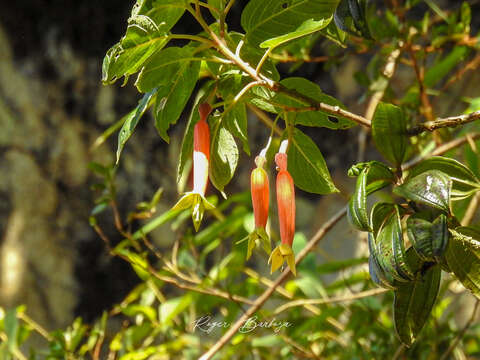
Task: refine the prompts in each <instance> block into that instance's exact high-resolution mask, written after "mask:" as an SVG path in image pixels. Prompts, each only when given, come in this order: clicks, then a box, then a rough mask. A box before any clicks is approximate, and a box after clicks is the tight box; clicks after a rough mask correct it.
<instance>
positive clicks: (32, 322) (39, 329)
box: [17, 312, 52, 341]
mask: <svg viewBox="0 0 480 360" xmlns="http://www.w3.org/2000/svg"><path fill="white" fill-rule="evenodd" d="M17 317H18V318H19V319H21V320H23V321H24V322H25V323H27V324H28V325H29V326H31V327H32V329H34V330H35V331H36V332H37V333H39V334H40V335H42V337H44V338H45V339H46V340H47V341H52V337H51V336H50V334H49V333H48V331H47V330H45V329H44V328H43V327H42V326H41V325H40V324H39V323H37V322H36V321H35V320H33V319H32V318H31V317H29V316H28V315H27V314H25V313H22V312H20V313H18V314H17Z"/></svg>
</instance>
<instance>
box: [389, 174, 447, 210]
mask: <svg viewBox="0 0 480 360" xmlns="http://www.w3.org/2000/svg"><path fill="white" fill-rule="evenodd" d="M451 188H452V180H451V179H450V177H449V176H448V175H446V174H444V173H443V172H441V171H438V170H428V171H425V172H423V173H421V174H420V175H417V176H415V177H413V178H410V179H407V180H406V181H405V182H404V183H403V184H402V185H400V186H397V187H395V188H394V189H393V192H394V193H395V194H397V195H399V196H402V197H404V198H406V199H409V200H413V201H416V202H419V203H422V204H425V205H428V206H432V207H434V208H437V209H440V210H442V211H444V212H446V213H449V212H450V190H451Z"/></svg>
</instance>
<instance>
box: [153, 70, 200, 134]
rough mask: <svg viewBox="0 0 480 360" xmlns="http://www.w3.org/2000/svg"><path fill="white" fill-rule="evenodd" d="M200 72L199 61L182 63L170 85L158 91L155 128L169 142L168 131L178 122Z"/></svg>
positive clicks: (161, 87)
mask: <svg viewBox="0 0 480 360" xmlns="http://www.w3.org/2000/svg"><path fill="white" fill-rule="evenodd" d="M199 70H200V62H199V61H192V62H187V61H184V62H182V63H181V65H180V67H179V69H178V71H177V72H176V73H175V75H174V77H173V79H172V81H171V82H170V83H169V84H166V85H163V86H160V87H159V88H158V90H157V101H156V103H155V127H156V128H157V130H158V132H159V134H160V136H161V137H162V138H163V139H164V140H165V141H167V142H168V141H169V137H168V135H167V130H168V128H169V127H170V125H171V124H175V123H176V122H177V120H178V118H179V117H180V115H181V113H182V111H183V108H184V107H185V105H186V104H187V101H188V99H189V98H190V95H191V94H192V91H193V88H194V87H195V84H196V83H197V79H198V72H199Z"/></svg>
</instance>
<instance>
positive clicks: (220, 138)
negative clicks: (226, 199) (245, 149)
mask: <svg viewBox="0 0 480 360" xmlns="http://www.w3.org/2000/svg"><path fill="white" fill-rule="evenodd" d="M217 127H218V128H217V129H216V131H215V132H214V134H213V136H212V144H211V149H212V150H211V154H210V180H212V183H213V185H214V186H215V187H216V188H217V189H218V190H220V191H221V192H222V193H223V189H224V188H225V185H227V184H228V183H229V182H230V180H231V179H232V177H233V175H234V173H235V169H236V168H237V164H238V147H237V144H236V142H235V139H234V138H233V135H232V134H231V133H230V131H229V130H228V129H227V128H226V127H225V126H224V124H223V122H221V123H220V124H219V125H218V126H217Z"/></svg>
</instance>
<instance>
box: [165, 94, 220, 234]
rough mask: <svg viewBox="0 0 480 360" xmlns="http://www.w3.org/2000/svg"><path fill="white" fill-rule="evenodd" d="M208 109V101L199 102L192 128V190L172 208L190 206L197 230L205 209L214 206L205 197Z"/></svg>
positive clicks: (208, 132) (208, 136)
mask: <svg viewBox="0 0 480 360" xmlns="http://www.w3.org/2000/svg"><path fill="white" fill-rule="evenodd" d="M210 111H212V108H211V106H210V105H209V104H208V103H203V104H200V106H199V107H198V112H199V113H200V120H199V121H198V122H197V123H196V124H195V127H194V129H193V191H191V192H188V193H186V194H185V195H183V196H182V198H181V199H180V200H179V201H178V202H177V204H175V206H174V207H173V210H185V209H188V208H190V209H191V211H192V220H193V225H194V226H195V230H197V231H198V229H199V227H200V223H201V222H202V218H203V213H204V212H205V210H211V209H213V208H214V207H215V206H214V205H212V204H211V203H210V202H208V200H207V199H206V198H205V190H206V189H207V184H208V162H209V160H210V129H209V128H208V124H207V118H208V115H209V114H210Z"/></svg>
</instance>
